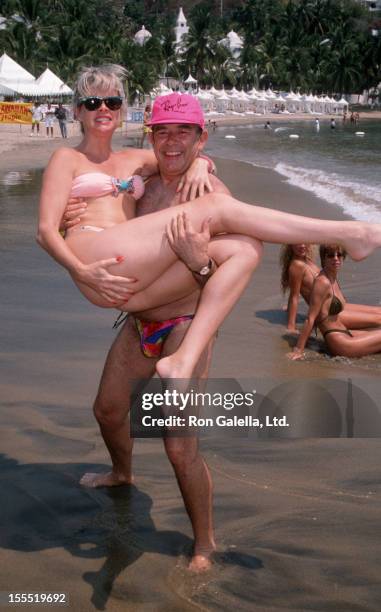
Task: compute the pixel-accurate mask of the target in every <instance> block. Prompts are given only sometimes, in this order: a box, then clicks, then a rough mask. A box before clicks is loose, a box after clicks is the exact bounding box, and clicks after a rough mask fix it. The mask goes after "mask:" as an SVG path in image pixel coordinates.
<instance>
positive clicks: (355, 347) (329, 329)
mask: <svg viewBox="0 0 381 612" xmlns="http://www.w3.org/2000/svg"><path fill="white" fill-rule="evenodd" d="M345 256H346V253H345V251H344V250H343V249H342V248H341V247H340V246H338V245H322V246H321V247H320V259H321V264H322V270H321V272H320V273H319V275H318V276H317V278H316V279H315V282H314V284H313V287H312V291H311V294H310V307H309V311H308V316H307V319H306V322H305V324H304V326H303V329H302V331H301V334H300V336H299V339H298V342H297V344H296V346H295V348H294V350H293V352H292V353H288V357H289V358H290V359H292V360H296V359H301V358H302V357H303V356H304V348H305V346H306V344H307V340H308V338H309V336H310V334H311V332H312V330H313V328H314V326H315V325H316V326H317V327H318V328H319V330H320V332H321V333H322V335H323V337H324V340H325V341H326V344H327V346H328V348H329V350H330V352H331V353H332V354H333V355H342V356H344V357H363V356H365V355H371V354H373V353H379V352H381V329H375V330H368V331H350V330H349V329H348V327H347V326H345V325H344V323H343V322H342V319H341V315H342V312H343V310H344V307H345V298H344V296H343V294H342V291H341V289H340V286H339V283H338V281H337V274H338V271H339V270H340V268H341V265H342V263H343V260H344V259H345Z"/></svg>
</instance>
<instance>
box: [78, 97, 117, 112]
mask: <svg viewBox="0 0 381 612" xmlns="http://www.w3.org/2000/svg"><path fill="white" fill-rule="evenodd" d="M102 102H104V103H105V105H106V106H107V108H108V109H109V110H111V111H116V110H119V109H120V108H122V104H123V98H121V97H120V96H107V97H106V98H100V97H99V96H89V97H88V98H81V99H80V100H78V106H81V105H82V104H83V106H84V107H85V109H86V110H88V111H96V110H98V108H100V107H101V106H102Z"/></svg>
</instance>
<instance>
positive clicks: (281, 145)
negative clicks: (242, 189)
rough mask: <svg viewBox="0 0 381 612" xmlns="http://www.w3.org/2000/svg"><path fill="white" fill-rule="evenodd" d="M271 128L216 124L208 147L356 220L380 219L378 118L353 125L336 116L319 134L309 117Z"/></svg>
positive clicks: (323, 124)
mask: <svg viewBox="0 0 381 612" xmlns="http://www.w3.org/2000/svg"><path fill="white" fill-rule="evenodd" d="M272 128H273V129H271V130H265V129H264V124H261V125H258V124H257V125H254V124H252V125H245V126H235V127H227V126H220V127H218V128H217V129H216V130H215V131H214V132H211V133H210V138H209V144H208V151H209V152H210V153H211V155H215V156H219V157H224V158H227V159H236V160H239V161H245V162H249V163H252V164H254V165H255V166H263V167H266V168H271V169H273V170H275V171H276V172H278V173H279V174H281V175H282V176H284V177H285V178H286V179H287V181H288V182H289V183H290V184H291V185H296V186H298V187H301V188H303V189H306V190H307V191H311V192H313V193H314V194H315V195H317V196H319V197H320V198H322V199H324V200H325V201H326V202H327V204H329V205H331V206H337V207H339V208H341V209H342V210H343V211H344V212H345V213H346V214H348V215H350V216H352V217H353V218H354V219H358V220H363V221H374V222H381V173H380V168H381V121H361V122H360V124H359V125H358V126H356V127H354V126H353V125H351V124H349V123H347V124H346V125H343V124H342V122H341V120H338V121H337V127H336V129H335V130H331V128H330V125H329V122H327V121H321V123H320V131H319V132H317V131H316V127H315V120H314V119H313V118H311V121H310V122H309V121H303V122H292V123H291V122H287V119H285V121H284V122H279V123H278V122H277V123H275V122H274V123H273V126H272ZM356 132H364V135H356ZM291 135H297V136H298V138H290V136H291ZM227 136H234V137H235V138H226V137H227Z"/></svg>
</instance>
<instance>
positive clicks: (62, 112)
mask: <svg viewBox="0 0 381 612" xmlns="http://www.w3.org/2000/svg"><path fill="white" fill-rule="evenodd" d="M54 114H55V116H56V118H57V119H58V125H59V126H60V130H61V136H62V138H67V126H66V121H67V112H66V108H64V106H63V104H62V102H60V103H59V104H58V107H57V108H56V110H55V111H54Z"/></svg>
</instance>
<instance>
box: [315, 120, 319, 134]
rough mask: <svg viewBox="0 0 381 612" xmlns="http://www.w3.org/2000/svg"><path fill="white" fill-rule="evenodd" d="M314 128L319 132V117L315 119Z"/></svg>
mask: <svg viewBox="0 0 381 612" xmlns="http://www.w3.org/2000/svg"><path fill="white" fill-rule="evenodd" d="M315 128H316V131H317V132H320V121H319V119H315Z"/></svg>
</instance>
